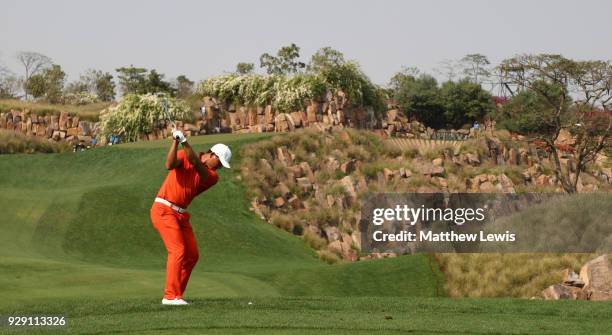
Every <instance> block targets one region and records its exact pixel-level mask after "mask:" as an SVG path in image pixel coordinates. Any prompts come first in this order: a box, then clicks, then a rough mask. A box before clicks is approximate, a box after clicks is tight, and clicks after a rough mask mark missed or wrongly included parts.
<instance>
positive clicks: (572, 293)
mask: <svg viewBox="0 0 612 335" xmlns="http://www.w3.org/2000/svg"><path fill="white" fill-rule="evenodd" d="M580 295H581V294H580V289H579V288H578V287H572V286H566V285H561V284H555V285H550V286H549V287H547V288H546V289H544V290H543V291H542V297H544V299H546V300H559V299H571V300H575V299H577V298H579V296H580Z"/></svg>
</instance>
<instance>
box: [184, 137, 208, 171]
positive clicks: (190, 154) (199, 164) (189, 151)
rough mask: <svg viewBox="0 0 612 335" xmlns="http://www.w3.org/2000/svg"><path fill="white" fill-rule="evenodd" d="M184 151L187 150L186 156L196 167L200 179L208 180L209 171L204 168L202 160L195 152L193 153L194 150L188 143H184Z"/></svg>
mask: <svg viewBox="0 0 612 335" xmlns="http://www.w3.org/2000/svg"><path fill="white" fill-rule="evenodd" d="M183 150H185V154H186V155H187V159H188V160H189V162H190V163H191V164H193V166H195V168H196V171H198V174H199V175H200V178H202V179H203V180H204V179H206V178H208V170H207V169H206V168H205V167H204V165H202V162H201V161H200V158H199V157H198V156H197V155H196V154H195V152H193V149H192V148H191V145H189V143H188V142H185V143H183Z"/></svg>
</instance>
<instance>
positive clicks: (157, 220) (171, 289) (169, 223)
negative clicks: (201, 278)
mask: <svg viewBox="0 0 612 335" xmlns="http://www.w3.org/2000/svg"><path fill="white" fill-rule="evenodd" d="M190 217H191V216H190V215H189V213H188V212H185V213H182V214H181V213H179V212H177V211H175V210H173V209H172V208H170V207H168V206H166V205H164V204H160V203H158V202H154V203H153V206H151V222H152V224H153V227H155V229H157V231H158V232H159V235H160V236H161V238H162V240H163V241H164V245H165V246H166V250H167V251H168V259H167V261H166V288H165V289H164V298H166V299H175V298H178V299H182V298H183V293H184V292H185V288H187V282H188V281H189V276H191V270H193V267H194V266H195V265H196V263H197V262H198V259H199V257H200V254H199V251H198V245H197V243H196V239H195V236H194V235H193V229H192V228H191V223H189V218H190Z"/></svg>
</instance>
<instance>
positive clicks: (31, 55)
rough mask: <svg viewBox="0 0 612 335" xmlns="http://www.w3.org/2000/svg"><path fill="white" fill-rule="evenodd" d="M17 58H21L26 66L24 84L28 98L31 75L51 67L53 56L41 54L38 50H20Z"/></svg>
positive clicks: (20, 60) (21, 61)
mask: <svg viewBox="0 0 612 335" xmlns="http://www.w3.org/2000/svg"><path fill="white" fill-rule="evenodd" d="M17 60H19V62H20V63H21V64H22V65H23V67H24V68H25V76H24V82H23V84H24V91H25V98H26V99H27V98H28V90H27V88H26V87H27V86H28V81H29V80H30V77H31V76H33V75H35V74H38V73H40V72H41V71H42V70H44V69H45V68H47V67H49V65H51V63H52V61H51V58H49V57H47V56H45V55H43V54H40V53H38V52H32V51H20V52H18V53H17Z"/></svg>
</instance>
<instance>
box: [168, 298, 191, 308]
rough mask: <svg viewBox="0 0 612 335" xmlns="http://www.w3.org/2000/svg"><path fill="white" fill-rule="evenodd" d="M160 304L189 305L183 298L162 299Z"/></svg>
mask: <svg viewBox="0 0 612 335" xmlns="http://www.w3.org/2000/svg"><path fill="white" fill-rule="evenodd" d="M162 305H173V306H183V305H189V303H188V302H187V301H185V300H183V299H166V298H164V299H162Z"/></svg>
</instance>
